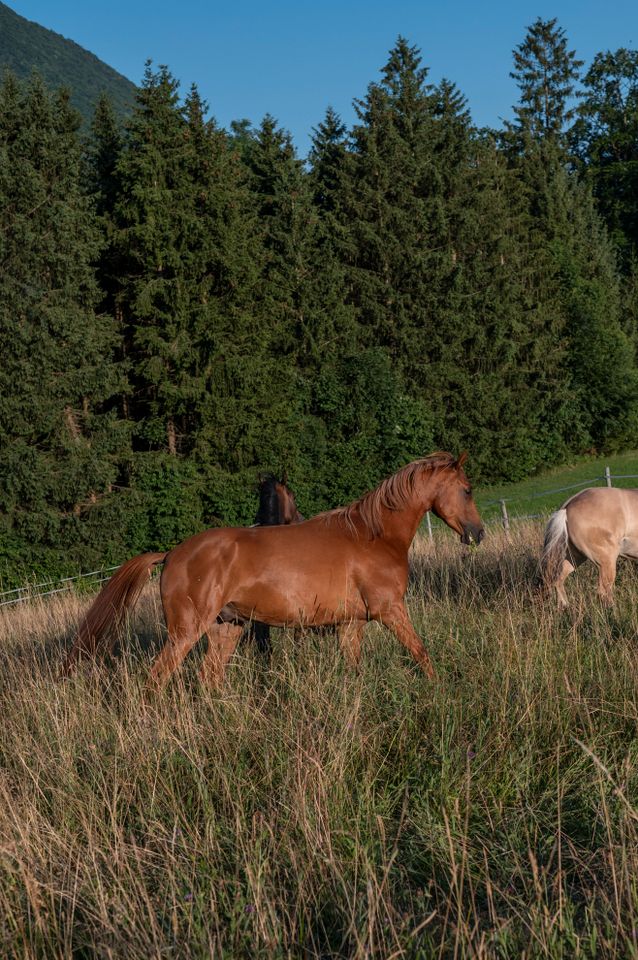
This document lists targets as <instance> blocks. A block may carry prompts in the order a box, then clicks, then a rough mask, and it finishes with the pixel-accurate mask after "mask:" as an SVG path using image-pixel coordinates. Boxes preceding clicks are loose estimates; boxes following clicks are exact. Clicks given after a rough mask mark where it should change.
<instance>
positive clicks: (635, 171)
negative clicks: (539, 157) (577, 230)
mask: <svg viewBox="0 0 638 960" xmlns="http://www.w3.org/2000/svg"><path fill="white" fill-rule="evenodd" d="M583 85H584V87H585V92H584V96H583V99H582V102H581V104H580V106H579V109H578V114H579V117H578V120H577V121H576V123H575V124H574V127H573V129H572V131H571V138H572V143H573V146H574V149H575V151H576V153H577V155H578V156H579V158H580V159H581V161H582V163H583V172H584V174H585V176H586V178H587V179H588V180H589V181H590V183H591V184H592V188H593V192H594V196H595V197H596V200H597V201H598V209H599V211H600V213H601V215H602V217H603V219H604V220H605V223H606V224H607V228H608V229H609V231H610V233H611V236H612V239H613V241H614V243H615V244H616V246H617V248H618V251H619V253H620V257H621V264H622V265H623V267H624V269H625V271H626V272H628V271H629V270H630V269H631V268H632V264H633V262H634V260H635V259H636V257H637V256H638V52H637V51H635V50H626V49H623V48H621V49H620V50H616V51H615V52H614V53H611V52H610V51H608V52H606V53H599V54H597V56H596V57H595V58H594V61H593V63H592V65H591V67H590V68H589V70H588V71H587V73H586V75H585V78H584V80H583Z"/></svg>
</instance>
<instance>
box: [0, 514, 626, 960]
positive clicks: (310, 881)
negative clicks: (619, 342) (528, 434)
mask: <svg viewBox="0 0 638 960" xmlns="http://www.w3.org/2000/svg"><path fill="white" fill-rule="evenodd" d="M540 539H541V531H540V528H539V527H538V526H528V527H522V526H521V527H518V528H517V529H516V530H514V531H513V534H512V540H511V542H507V541H506V540H505V539H504V538H503V536H502V535H499V534H493V535H492V536H490V538H489V539H488V541H487V542H486V543H485V544H484V545H483V546H481V548H480V549H478V550H475V551H464V550H463V549H462V548H461V547H460V546H459V544H458V541H454V540H453V539H452V538H450V537H441V538H440V539H439V540H438V541H437V543H436V545H435V546H434V547H431V546H430V545H429V544H428V543H426V542H424V541H421V542H419V543H418V544H417V546H416V548H415V550H414V554H413V576H412V583H411V587H410V608H411V612H412V616H413V619H414V622H415V624H416V626H417V629H418V630H419V632H420V633H421V635H422V636H423V637H424V639H426V642H427V645H428V648H429V650H430V652H431V654H432V657H433V660H434V663H435V665H436V668H437V672H438V680H437V682H436V683H434V684H433V683H429V682H428V681H427V680H425V678H424V677H423V676H422V675H421V674H420V673H419V672H418V671H417V670H416V668H415V667H414V665H413V663H412V662H411V660H410V659H409V657H408V656H407V655H406V654H405V653H404V652H403V651H402V649H401V648H400V647H399V645H398V644H397V643H396V641H395V640H394V639H393V638H392V637H390V636H389V635H388V634H386V633H385V632H384V631H383V630H382V629H380V628H379V627H377V626H375V625H371V626H370V627H369V628H368V630H369V633H368V636H367V640H366V642H365V644H364V656H363V663H362V667H361V670H360V671H359V672H358V673H355V672H352V671H351V670H349V669H348V667H347V666H346V665H345V664H344V662H343V661H342V659H341V656H340V654H339V652H338V649H337V644H336V640H335V639H334V637H332V636H326V637H320V636H317V635H313V634H310V635H308V636H306V637H304V638H303V639H302V640H298V639H297V640H295V638H294V636H293V635H292V634H291V633H288V632H283V631H282V632H279V633H275V637H274V653H273V658H272V662H271V664H270V666H266V665H265V664H264V663H263V662H260V661H259V660H258V658H257V657H256V656H255V654H254V653H253V651H252V650H251V649H249V648H246V647H243V648H240V650H239V651H238V654H237V655H236V656H235V658H234V659H233V661H232V663H231V665H230V669H229V672H228V682H227V685H226V688H225V689H224V691H223V693H211V692H208V691H206V690H203V689H201V688H200V686H199V685H198V682H197V678H196V675H195V672H196V667H197V663H196V661H197V659H198V658H197V656H196V655H191V657H190V658H189V661H188V662H187V664H186V667H185V669H184V670H183V671H182V673H181V675H180V676H179V677H178V678H177V679H176V680H175V681H174V682H173V683H172V684H171V686H170V687H169V689H168V690H167V692H166V693H165V694H164V695H162V696H160V697H158V698H157V699H155V700H154V701H153V702H150V703H149V702H146V701H145V698H144V696H143V683H144V679H145V675H146V671H147V669H148V662H149V657H150V656H151V655H152V654H153V652H154V649H155V648H156V647H157V645H158V644H159V643H160V642H161V638H162V633H163V623H162V617H161V611H160V609H159V606H158V601H157V594H156V588H155V587H153V586H151V588H150V589H149V591H148V592H147V594H146V595H145V597H144V599H143V602H142V604H141V606H140V612H139V615H138V616H137V617H136V618H135V619H134V620H133V621H132V622H131V624H130V625H129V635H128V637H127V638H126V639H125V640H124V641H123V643H122V652H121V654H120V656H119V657H118V658H117V659H116V661H115V662H114V663H110V664H107V665H105V666H102V667H99V668H95V669H86V670H85V671H84V672H82V673H80V675H78V676H77V678H74V679H73V680H72V681H70V682H64V683H61V682H58V681H57V680H56V672H57V670H58V668H59V665H60V662H61V659H62V652H63V649H64V647H65V643H66V642H67V638H68V635H69V633H70V631H71V630H72V628H73V624H74V623H76V622H77V618H78V616H79V614H80V612H81V610H82V609H83V607H84V605H85V601H82V600H79V599H78V598H74V597H71V596H70V597H68V598H67V599H65V600H62V601H61V600H51V601H50V602H46V603H43V604H42V605H35V604H34V605H30V606H26V605H24V606H17V607H14V608H8V610H9V612H5V613H4V614H2V615H0V661H1V663H0V704H1V714H0V716H1V718H2V720H1V724H0V956H3V957H4V956H6V957H16V958H17V957H20V958H22V957H34V958H35V957H38V958H47V960H54V958H62V957H64V958H67V957H68V958H70V957H77V958H79V957H105V958H106V957H108V958H120V957H122V958H124V957H126V958H146V957H153V958H155V957H157V958H160V957H161V958H164V957H176V958H182V957H183V958H189V957H202V958H203V957H209V956H213V957H223V958H242V957H251V958H252V957H268V958H270V957H282V958H283V957H304V958H311V957H322V958H324V957H325V958H327V957H354V958H364V957H382V958H399V957H409V958H424V960H425V958H428V960H429V958H432V957H503V958H510V957H565V958H567V957H569V958H571V957H616V956H623V957H632V956H638V948H637V942H638V903H637V899H638V898H637V887H638V836H637V831H638V823H637V819H638V813H637V806H638V776H637V768H636V762H637V741H636V723H637V718H638V702H637V701H638V698H637V689H638V671H637V666H636V664H637V661H638V658H637V651H636V634H637V632H638V614H637V612H636V603H635V601H636V598H637V597H638V582H637V581H636V572H635V570H634V568H631V567H630V566H627V567H626V568H624V569H623V570H622V571H621V575H620V577H619V583H618V600H617V607H616V609H615V610H614V611H613V612H608V611H605V610H603V609H601V607H600V606H599V604H598V602H597V600H596V598H595V593H594V591H593V590H592V586H593V578H592V574H591V572H588V571H587V570H586V569H583V570H582V571H579V573H578V574H577V575H576V576H575V577H573V578H572V581H571V582H570V583H569V584H568V591H569V593H570V596H571V598H572V601H573V609H572V611H570V613H568V614H565V615H561V614H559V613H558V612H557V610H556V609H555V607H554V606H553V605H552V604H543V603H539V602H538V600H536V599H535V598H534V596H533V593H532V590H531V583H532V580H533V578H534V575H535V572H536V558H537V556H538V551H539V547H540Z"/></svg>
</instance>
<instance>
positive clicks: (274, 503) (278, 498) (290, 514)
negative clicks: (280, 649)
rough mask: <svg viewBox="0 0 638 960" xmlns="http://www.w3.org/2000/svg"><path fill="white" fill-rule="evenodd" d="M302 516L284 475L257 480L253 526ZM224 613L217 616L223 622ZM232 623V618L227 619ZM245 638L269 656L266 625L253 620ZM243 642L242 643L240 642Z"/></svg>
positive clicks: (300, 519) (287, 521)
mask: <svg viewBox="0 0 638 960" xmlns="http://www.w3.org/2000/svg"><path fill="white" fill-rule="evenodd" d="M303 519H304V518H303V516H302V515H301V514H300V513H299V510H298V509H297V502H296V500H295V495H294V493H293V492H292V490H291V489H290V487H289V486H288V477H287V474H286V473H284V474H283V476H282V478H281V480H277V479H276V478H275V477H274V476H273V474H272V473H266V474H263V475H262V476H261V477H260V478H259V509H258V510H257V516H256V517H255V526H258V527H276V526H279V524H282V523H283V524H288V523H301V521H302V520H303ZM223 613H224V611H222V614H220V616H219V618H218V619H219V620H220V622H223V620H224V616H223ZM229 619H230V621H231V622H232V621H233V620H234V618H233V617H232V615H231V616H230V617H229ZM246 637H247V638H249V639H251V640H254V641H255V644H256V646H257V649H258V651H259V652H260V653H261V654H263V655H264V656H265V657H268V656H269V655H270V627H269V626H268V624H267V623H260V622H259V621H258V620H253V621H251V622H250V624H249V625H248V629H247V630H246ZM242 642H243V641H242Z"/></svg>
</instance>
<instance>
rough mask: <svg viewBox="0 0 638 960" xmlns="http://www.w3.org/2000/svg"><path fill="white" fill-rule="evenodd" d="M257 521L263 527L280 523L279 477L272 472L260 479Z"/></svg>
mask: <svg viewBox="0 0 638 960" xmlns="http://www.w3.org/2000/svg"><path fill="white" fill-rule="evenodd" d="M255 523H256V524H257V525H258V526H261V527H270V526H276V525H277V524H278V523H279V497H278V496H277V479H276V477H274V476H273V474H272V473H267V474H266V475H265V476H262V477H261V479H260V481H259V509H258V511H257V515H256V517H255Z"/></svg>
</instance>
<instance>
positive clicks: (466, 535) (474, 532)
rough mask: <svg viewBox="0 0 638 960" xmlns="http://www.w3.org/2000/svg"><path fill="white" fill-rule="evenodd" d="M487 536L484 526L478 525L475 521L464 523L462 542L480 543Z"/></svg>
mask: <svg viewBox="0 0 638 960" xmlns="http://www.w3.org/2000/svg"><path fill="white" fill-rule="evenodd" d="M484 536H485V530H484V529H483V527H478V526H476V524H474V523H464V524H463V533H462V534H461V543H467V544H470V543H480V542H481V540H482V539H483V537H484Z"/></svg>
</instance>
